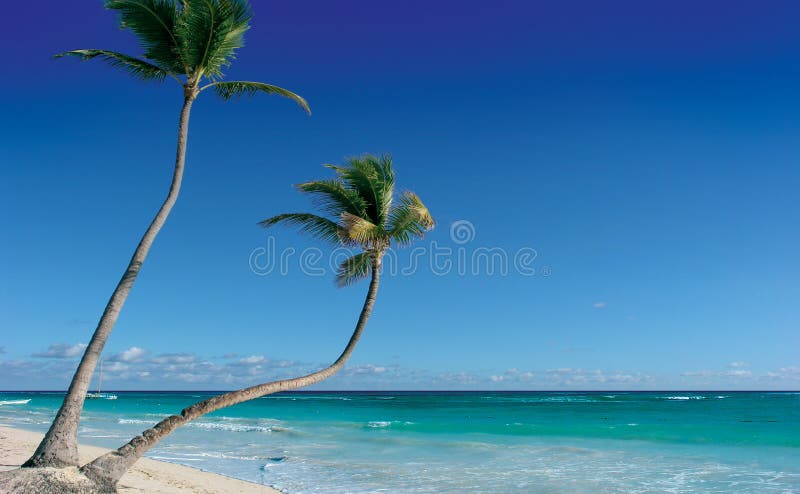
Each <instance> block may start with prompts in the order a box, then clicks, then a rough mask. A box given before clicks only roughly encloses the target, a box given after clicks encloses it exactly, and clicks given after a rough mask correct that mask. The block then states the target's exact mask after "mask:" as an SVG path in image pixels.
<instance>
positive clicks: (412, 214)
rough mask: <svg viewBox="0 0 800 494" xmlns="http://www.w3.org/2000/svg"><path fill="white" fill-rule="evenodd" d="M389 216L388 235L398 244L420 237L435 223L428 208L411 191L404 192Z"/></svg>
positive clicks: (408, 242) (406, 243) (404, 243)
mask: <svg viewBox="0 0 800 494" xmlns="http://www.w3.org/2000/svg"><path fill="white" fill-rule="evenodd" d="M398 202H399V203H398V205H397V206H396V207H395V208H394V209H393V210H392V212H391V214H390V217H389V235H390V236H391V238H392V240H394V241H395V242H397V243H398V244H400V245H408V244H410V243H411V241H412V240H413V238H414V237H417V238H422V237H423V236H424V235H425V232H427V231H428V230H431V229H432V228H433V227H434V226H435V223H434V221H433V218H432V217H431V214H430V212H429V211H428V208H426V207H425V205H424V204H423V203H422V201H421V200H420V198H419V197H417V195H416V194H414V193H413V192H404V193H403V195H402V196H401V197H400V200H399V201H398Z"/></svg>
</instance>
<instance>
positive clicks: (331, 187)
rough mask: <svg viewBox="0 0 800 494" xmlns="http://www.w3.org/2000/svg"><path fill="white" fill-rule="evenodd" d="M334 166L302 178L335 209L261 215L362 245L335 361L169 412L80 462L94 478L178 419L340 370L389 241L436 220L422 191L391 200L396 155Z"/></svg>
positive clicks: (108, 485)
mask: <svg viewBox="0 0 800 494" xmlns="http://www.w3.org/2000/svg"><path fill="white" fill-rule="evenodd" d="M326 166H328V167H330V168H332V169H333V170H334V171H335V172H336V178H334V179H332V180H317V181H313V182H306V183H303V184H300V185H298V186H297V187H298V189H300V191H302V192H306V193H309V194H313V195H315V196H316V198H317V199H318V204H319V205H320V207H321V209H322V210H323V211H324V212H325V213H327V214H328V215H329V216H330V217H325V216H319V215H316V214H310V213H289V214H280V215H278V216H273V217H271V218H268V219H266V220H264V221H262V222H261V223H260V224H261V225H262V226H264V227H269V226H272V225H276V224H278V223H286V224H290V225H295V226H297V227H299V228H300V229H301V230H302V231H304V232H306V233H310V234H311V235H313V236H315V237H317V238H320V239H322V240H326V241H330V242H332V243H334V244H336V245H340V246H346V247H351V248H357V249H359V250H360V252H359V253H357V254H355V255H353V256H352V257H350V258H349V259H347V260H345V261H344V262H342V264H341V265H340V266H339V269H338V271H337V273H336V283H337V285H338V286H346V285H350V284H352V283H354V282H356V281H358V280H361V279H363V278H366V277H370V278H371V280H370V284H369V288H368V290H367V296H366V299H365V300H364V305H363V306H362V308H361V313H360V315H359V317H358V321H357V322H356V327H355V330H354V331H353V334H352V336H351V337H350V340H349V341H348V343H347V346H345V348H344V350H343V351H342V353H341V354H340V355H339V358H337V359H336V360H335V361H334V362H333V363H332V364H331V365H329V366H328V367H325V368H324V369H321V370H319V371H316V372H312V373H311V374H307V375H305V376H301V377H296V378H292V379H284V380H280V381H272V382H268V383H264V384H258V385H255V386H251V387H249V388H245V389H240V390H237V391H232V392H229V393H225V394H221V395H218V396H214V397H212V398H209V399H207V400H203V401H201V402H199V403H196V404H194V405H192V406H190V407H188V408H185V409H183V410H182V411H181V413H180V414H179V415H171V416H169V417H167V418H165V419H164V420H162V421H161V422H159V423H158V424H156V425H154V426H153V427H152V428H150V429H148V430H146V431H144V432H142V433H141V434H140V435H138V436H136V437H135V438H133V439H132V440H131V441H130V442H128V443H127V444H125V445H124V446H122V447H121V448H119V449H117V450H115V451H111V452H109V453H107V454H105V455H103V456H101V457H99V458H97V459H96V460H94V461H92V462H91V463H89V464H87V465H85V466H83V467H82V468H81V472H83V474H84V475H85V476H86V477H88V478H89V479H91V480H92V481H93V482H95V483H96V485H99V486H101V487H102V488H104V489H109V490H112V489H113V488H114V486H115V485H116V483H117V481H118V480H119V479H120V477H122V475H124V474H125V472H126V471H127V470H128V469H129V468H130V467H131V466H133V464H134V463H135V462H136V461H137V460H138V459H139V458H140V457H141V456H142V455H143V454H144V453H145V452H146V451H147V450H149V449H150V448H152V447H153V446H154V445H155V444H156V443H158V442H159V441H160V440H161V439H163V438H164V437H165V436H167V435H168V434H170V433H171V432H172V431H174V430H175V429H177V428H178V427H180V426H182V425H185V424H187V423H188V422H191V421H192V420H195V419H197V418H199V417H201V416H203V415H205V414H207V413H211V412H214V411H216V410H220V409H222V408H226V407H229V406H232V405H236V404H237V403H242V402H245V401H249V400H253V399H255V398H259V397H261V396H265V395H268V394H272V393H277V392H279V391H289V390H293V389H298V388H302V387H305V386H310V385H312V384H315V383H318V382H320V381H322V380H324V379H327V378H329V377H330V376H332V375H333V374H335V373H336V372H338V371H339V370H340V369H341V368H342V367H343V366H344V364H345V363H346V362H347V360H348V359H349V358H350V356H351V355H352V353H353V350H355V347H356V344H357V343H358V340H359V339H360V338H361V335H362V333H363V331H364V327H365V326H366V324H367V320H368V319H369V316H370V313H371V312H372V307H373V305H374V304H375V297H376V296H377V294H378V284H379V282H380V275H381V259H382V257H383V254H384V252H386V249H388V248H389V247H390V246H391V245H392V243H395V244H398V245H401V246H405V245H408V244H410V243H411V241H412V240H413V239H414V238H421V237H422V236H423V235H424V234H425V232H427V231H428V230H430V229H431V228H433V226H434V222H433V219H432V218H431V215H430V213H429V212H428V210H427V208H426V207H425V205H424V204H422V201H420V199H419V197H417V196H416V195H415V194H413V193H411V192H404V193H403V194H402V195H401V196H400V197H399V200H398V203H397V204H394V172H393V171H392V162H391V158H389V157H388V156H383V157H381V158H377V157H375V156H371V155H365V156H363V157H361V158H351V159H348V160H347V164H346V166H333V165H326Z"/></svg>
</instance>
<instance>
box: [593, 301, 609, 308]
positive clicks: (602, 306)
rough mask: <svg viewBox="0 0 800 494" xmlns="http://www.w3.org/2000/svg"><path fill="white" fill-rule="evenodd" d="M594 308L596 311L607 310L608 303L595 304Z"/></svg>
mask: <svg viewBox="0 0 800 494" xmlns="http://www.w3.org/2000/svg"><path fill="white" fill-rule="evenodd" d="M592 307H594V308H595V309H605V307H606V303H605V302H595V303H593V304H592Z"/></svg>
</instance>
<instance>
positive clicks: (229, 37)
mask: <svg viewBox="0 0 800 494" xmlns="http://www.w3.org/2000/svg"><path fill="white" fill-rule="evenodd" d="M250 18H251V14H250V6H249V5H248V3H247V1H246V0H184V2H183V11H182V12H181V15H180V16H179V17H178V19H177V22H176V29H175V33H176V35H177V37H178V39H179V40H180V45H181V55H182V58H183V60H184V61H185V62H186V63H187V64H188V65H189V66H190V67H192V69H194V70H195V71H199V72H200V73H201V74H202V75H205V76H206V77H209V78H211V79H216V78H219V77H221V76H222V71H223V70H224V69H225V68H226V67H228V66H229V65H230V64H231V61H232V60H233V59H234V58H235V56H236V54H235V52H236V49H237V48H241V47H242V46H243V45H244V33H245V32H246V31H247V30H248V29H249V27H250Z"/></svg>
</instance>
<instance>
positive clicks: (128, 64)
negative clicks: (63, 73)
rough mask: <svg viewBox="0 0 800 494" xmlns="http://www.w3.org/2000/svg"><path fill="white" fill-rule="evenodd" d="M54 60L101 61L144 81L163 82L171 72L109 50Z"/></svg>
mask: <svg viewBox="0 0 800 494" xmlns="http://www.w3.org/2000/svg"><path fill="white" fill-rule="evenodd" d="M53 57H54V58H62V57H78V58H80V59H81V60H84V61H85V60H91V59H93V58H97V59H100V60H102V61H104V62H106V63H108V64H109V65H111V66H112V67H114V68H117V69H121V70H124V71H125V72H127V73H128V74H130V75H132V76H134V77H137V78H139V79H143V80H155V81H163V80H164V78H165V77H166V76H168V75H172V74H171V73H170V72H169V71H167V70H164V69H162V68H161V67H159V66H157V65H153V64H151V63H149V62H145V61H144V60H140V59H138V58H135V57H131V56H128V55H124V54H122V53H117V52H115V51H108V50H71V51H65V52H63V53H58V54H56V55H54V56H53Z"/></svg>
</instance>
